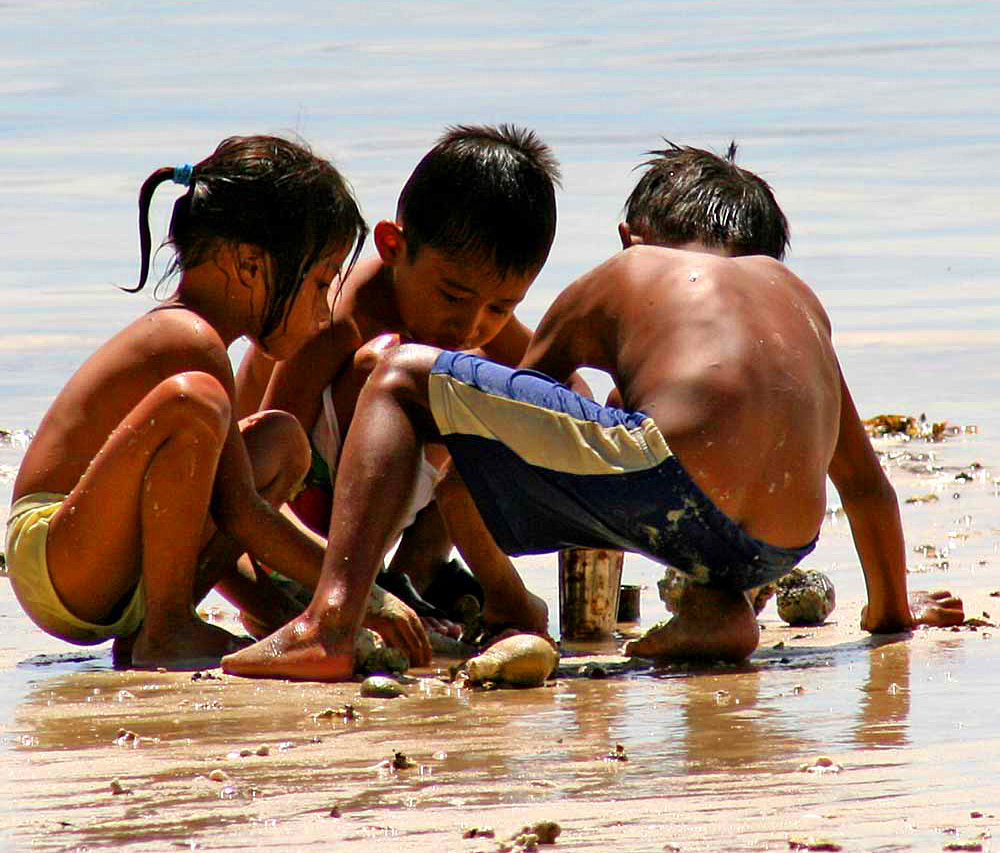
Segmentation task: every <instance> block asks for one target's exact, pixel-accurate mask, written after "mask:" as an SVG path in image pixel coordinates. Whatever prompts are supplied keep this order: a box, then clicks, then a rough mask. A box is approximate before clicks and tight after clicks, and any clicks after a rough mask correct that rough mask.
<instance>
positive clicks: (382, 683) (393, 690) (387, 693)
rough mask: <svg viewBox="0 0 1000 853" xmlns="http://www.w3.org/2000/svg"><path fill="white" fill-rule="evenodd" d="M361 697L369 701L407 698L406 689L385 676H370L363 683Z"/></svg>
mask: <svg viewBox="0 0 1000 853" xmlns="http://www.w3.org/2000/svg"><path fill="white" fill-rule="evenodd" d="M361 695H362V696H365V697H367V698H369V699H395V698H396V697H397V696H406V695H407V693H406V688H405V687H403V685H402V684H400V683H399V682H398V681H396V680H395V679H393V678H389V677H388V676H385V675H370V676H368V678H366V679H365V680H364V681H362V682H361Z"/></svg>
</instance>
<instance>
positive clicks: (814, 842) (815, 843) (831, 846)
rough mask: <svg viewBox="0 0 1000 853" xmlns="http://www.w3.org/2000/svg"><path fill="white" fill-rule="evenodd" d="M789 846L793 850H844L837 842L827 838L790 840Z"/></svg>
mask: <svg viewBox="0 0 1000 853" xmlns="http://www.w3.org/2000/svg"><path fill="white" fill-rule="evenodd" d="M788 846H789V848H790V849H792V850H833V851H836V850H843V849H844V848H843V847H841V846H840V845H839V844H837V842H836V841H830V840H829V839H826V838H813V837H811V836H810V837H809V838H789V839H788Z"/></svg>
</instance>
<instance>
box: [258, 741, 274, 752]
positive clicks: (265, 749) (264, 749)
mask: <svg viewBox="0 0 1000 853" xmlns="http://www.w3.org/2000/svg"><path fill="white" fill-rule="evenodd" d="M270 754H271V747H269V746H268V745H267V744H266V743H262V744H261V745H260V746H258V747H257V755H270Z"/></svg>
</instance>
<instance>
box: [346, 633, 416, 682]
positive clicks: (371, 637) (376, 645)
mask: <svg viewBox="0 0 1000 853" xmlns="http://www.w3.org/2000/svg"><path fill="white" fill-rule="evenodd" d="M409 667H410V661H409V659H408V658H407V657H406V655H405V654H403V652H401V651H399V650H398V649H394V648H393V647H392V646H388V645H386V643H385V641H384V640H383V639H382V638H381V637H380V636H379V635H378V634H376V633H375V632H374V631H370V630H369V629H368V628H362V629H361V630H360V631H358V637H357V640H356V641H355V643H354V671H355V672H357V673H360V674H361V675H376V674H383V675H385V674H390V673H402V672H406V670H407V669H409Z"/></svg>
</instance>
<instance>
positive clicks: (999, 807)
mask: <svg viewBox="0 0 1000 853" xmlns="http://www.w3.org/2000/svg"><path fill="white" fill-rule="evenodd" d="M995 444H996V443H995V441H993V440H992V439H984V438H982V437H981V436H977V435H972V436H963V437H958V438H955V439H953V440H952V441H951V442H950V443H949V442H946V443H945V444H943V445H925V444H923V443H910V444H909V445H896V444H893V443H888V444H886V443H883V444H882V450H883V451H884V452H886V453H887V454H889V455H888V456H887V457H886V459H887V460H888V462H887V464H889V467H890V470H891V472H892V475H893V480H894V483H895V485H896V488H897V491H898V492H899V496H900V500H901V503H902V509H903V515H904V523H905V525H906V529H907V534H908V548H909V550H910V551H911V555H910V571H911V574H910V586H911V588H921V587H924V588H938V587H941V586H949V587H951V588H952V589H953V590H956V591H957V592H959V593H960V594H961V595H962V596H963V597H964V598H965V602H966V614H967V616H968V617H971V618H974V619H975V620H977V621H976V622H973V623H971V624H969V625H966V626H964V627H962V628H961V629H957V630H943V629H935V630H929V629H922V630H918V631H916V632H915V633H914V634H913V635H912V636H910V635H899V636H888V637H877V638H873V637H871V636H869V635H867V634H865V633H863V632H862V631H861V630H860V629H859V628H858V627H857V626H858V624H859V616H860V608H861V605H862V604H863V585H862V583H861V580H860V573H859V572H858V571H857V568H856V566H855V564H854V561H853V557H852V554H851V552H852V546H851V542H850V536H849V533H848V531H847V529H846V524H845V523H844V522H843V521H842V520H841V519H839V518H838V516H837V514H836V513H831V514H830V517H829V519H828V521H827V523H826V524H825V525H824V531H823V535H822V538H821V546H820V548H819V549H818V550H817V553H816V555H814V558H810V560H809V561H808V564H809V565H811V566H813V567H819V568H823V569H824V570H825V571H828V572H829V573H830V575H831V577H833V579H834V582H835V584H836V585H837V591H838V605H837V609H836V610H835V611H834V613H833V614H832V616H831V617H830V620H829V622H828V623H827V624H826V625H823V626H820V627H816V628H805V629H803V628H791V627H789V626H787V625H784V623H782V622H781V620H780V619H779V618H778V616H777V610H776V606H775V603H774V602H773V601H772V602H771V603H769V604H768V606H767V608H766V609H765V610H764V612H763V613H762V614H761V617H760V622H761V624H762V626H763V631H762V639H761V644H760V648H759V649H758V651H757V652H756V653H755V654H754V655H753V657H752V658H751V660H750V661H749V663H747V664H746V665H745V666H741V667H711V668H684V667H671V668H664V669H654V670H649V669H646V670H640V671H632V672H618V671H617V670H616V668H617V667H621V666H622V665H623V664H624V662H625V659H624V658H622V657H619V656H618V655H617V650H618V647H619V646H620V640H621V639H622V636H619V637H617V638H616V640H615V641H614V642H608V643H606V644H603V645H597V646H595V645H591V646H587V645H581V644H575V645H573V646H568V645H567V647H566V648H565V649H564V657H563V660H562V662H561V665H560V670H559V673H558V677H556V678H554V679H552V680H550V682H549V683H548V684H547V685H546V686H545V687H542V688H537V689H530V690H495V691H489V690H478V689H468V688H464V687H461V686H459V685H458V684H454V683H450V682H449V681H448V668H449V666H450V665H451V664H453V663H454V661H449V660H436V661H435V662H434V666H433V667H432V668H430V669H427V670H420V671H416V672H413V673H411V675H413V676H415V677H416V678H415V682H414V683H413V684H412V685H410V686H409V687H408V690H409V695H408V696H407V697H405V698H397V699H368V698H362V697H361V696H360V695H359V685H358V684H354V683H351V684H339V685H322V684H295V683H287V682H280V681H255V680H248V679H240V678H235V677H230V676H226V675H223V674H221V672H220V671H219V670H214V671H211V672H208V673H201V674H198V675H196V676H195V675H192V674H191V673H166V672H151V673H142V672H116V671H114V670H113V669H112V668H111V660H110V652H109V650H108V649H107V648H106V647H101V648H97V649H72V648H71V647H68V646H66V645H65V644H63V643H61V642H59V641H57V640H53V639H51V638H48V637H46V636H45V635H44V634H42V633H41V632H40V631H38V630H36V629H34V627H33V626H31V625H30V623H28V621H27V620H26V619H25V617H24V616H23V615H22V614H21V612H20V610H19V609H18V607H17V604H16V602H15V601H14V600H13V598H12V596H11V594H10V590H9V586H8V585H7V584H6V583H3V584H2V586H0V681H2V683H3V695H4V696H5V697H6V701H5V703H4V708H3V714H2V716H0V721H2V724H3V746H2V749H0V763H2V765H3V773H2V774H0V779H2V782H0V785H2V791H0V846H2V849H10V850H19V849H23V850H28V849H31V850H52V851H57V850H83V849H89V850H96V849H127V850H129V851H147V850H149V851H153V850H175V849H179V848H180V849H201V850H227V849H228V850H234V849H238V850H244V849H264V850H299V849H317V850H327V849H338V850H339V849H345V850H358V851H365V850H373V851H374V850H380V851H381V850H386V849H392V850H406V851H423V850H427V851H435V853H437V851H441V850H462V851H466V850H467V851H476V850H481V851H495V850H498V849H500V847H501V842H502V841H503V840H504V839H506V838H508V837H510V836H511V835H513V834H514V833H516V832H517V831H518V830H520V829H521V827H523V826H525V825H530V824H533V823H535V822H537V821H543V820H545V821H556V822H557V823H558V824H559V825H560V827H561V830H562V832H561V835H560V836H559V837H558V839H557V841H556V845H555V847H554V848H552V849H565V850H607V849H615V850H630V851H631V850H634V851H647V850H648V851H654V850H670V849H679V850H787V849H791V848H790V845H793V844H799V843H801V844H812V845H813V849H834V848H833V847H830V846H824V845H829V844H832V845H839V846H840V848H842V849H844V850H879V851H890V850H943V849H974V848H973V847H969V846H963V847H961V848H954V847H953V848H949V847H948V846H947V845H975V844H980V845H981V849H984V850H990V849H993V847H991V845H992V844H993V842H992V841H991V839H990V833H991V832H993V831H994V829H995V828H996V826H997V816H998V815H1000V782H998V779H1000V774H998V769H1000V759H998V758H997V756H998V755H1000V735H998V732H997V728H996V726H995V724H994V714H993V709H994V707H995V702H996V696H997V695H998V693H1000V630H998V629H996V628H994V627H993V623H994V622H998V621H1000V581H998V580H997V577H996V572H995V563H996V559H997V558H996V551H997V536H998V528H1000V525H998V523H997V518H998V515H1000V514H998V513H997V502H998V500H1000V498H998V494H997V492H998V489H997V484H996V482H995V480H994V479H993V475H992V473H991V471H990V468H989V467H988V466H985V465H983V464H982V463H981V462H980V463H979V467H975V466H973V465H972V461H973V460H982V459H983V458H990V456H991V455H993V454H994V452H995ZM927 453H933V454H934V456H933V460H932V461H931V463H930V470H928V469H927V463H928V460H927V458H926V454H927ZM984 454H986V455H985V456H984ZM962 472H972V473H971V474H970V476H969V479H966V477H965V475H964V474H963V473H962ZM932 494H933V495H936V500H931V499H929V496H930V495H932ZM912 498H919V499H920V500H919V501H917V502H912V503H907V500H908V499H912ZM520 565H521V568H522V571H523V573H524V575H525V579H526V581H527V583H528V585H529V586H530V587H531V588H533V589H535V590H537V591H538V592H539V593H540V594H542V595H544V596H545V597H546V599H547V601H548V602H549V604H550V608H552V614H553V627H554V628H555V627H556V626H557V624H558V622H557V616H556V613H557V597H556V592H555V590H556V571H555V559H554V558H549V557H544V558H532V559H524V560H522V561H521V562H520ZM658 574H659V570H658V569H657V567H656V566H655V565H653V564H652V563H649V562H647V561H643V560H639V559H638V558H636V557H634V556H632V555H630V556H629V557H628V558H627V560H626V564H625V572H624V581H625V582H626V583H636V582H638V583H641V584H642V586H643V596H642V603H641V609H642V622H641V624H640V625H639V626H631V630H632V631H635V630H638V629H639V628H645V627H648V625H650V624H652V623H653V622H655V621H657V620H659V619H661V618H663V617H664V616H665V615H666V614H665V611H664V609H663V605H662V604H661V603H660V602H659V601H658V600H657V597H656V586H655V581H656V578H657V577H658ZM994 592H997V595H992V594H991V593H994ZM208 604H209V605H211V606H212V607H213V608H214V609H213V610H211V611H210V612H211V615H212V617H213V618H216V619H219V620H220V621H222V622H223V624H226V625H227V626H228V627H230V628H234V627H235V623H234V621H233V618H234V614H233V613H232V612H231V611H230V610H227V609H226V607H225V606H224V603H222V602H221V599H220V600H217V601H216V600H213V599H210V600H209V602H208ZM206 612H208V611H206ZM595 661H596V662H598V663H600V664H602V665H604V668H605V670H606V672H605V673H604V674H606V675H608V677H606V678H594V677H589V674H590V673H591V669H592V667H589V668H588V666H587V665H588V663H593V662H595ZM596 674H598V675H600V674H601V673H596ZM348 704H350V705H353V706H354V708H355V711H356V716H355V719H345V715H344V714H343V712H342V711H341V710H340V709H342V708H343V706H345V705H348ZM327 711H331V712H332V713H324V712H327ZM123 730H124V732H125V733H126V734H125V735H124V737H123V736H122V734H121V733H122V731H123ZM619 745H620V747H619ZM262 747H263V749H262ZM397 752H398V753H402V754H403V755H405V756H406V759H408V761H403V760H402V759H399V760H398V761H399V763H412V766H409V767H404V768H401V769H394V768H392V767H391V766H390V764H391V763H392V761H393V759H394V758H395V757H396V753H397ZM623 758H624V759H627V760H622V759H623ZM818 759H829V762H826V761H825V760H820V761H819V762H818ZM817 762H818V763H817ZM824 771H825V772H824ZM113 783H114V784H115V785H116V786H117V789H118V790H119V791H120V793H115V792H114V791H113ZM473 829H476V830H478V831H477V833H476V837H469V838H466V837H464V835H466V834H467V833H469V832H470V831H471V830H473ZM487 830H491V831H492V832H493V836H492V837H489V836H485V837H484V836H483V832H485V831H487ZM803 849H805V848H803Z"/></svg>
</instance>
